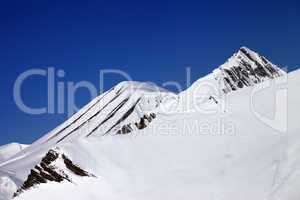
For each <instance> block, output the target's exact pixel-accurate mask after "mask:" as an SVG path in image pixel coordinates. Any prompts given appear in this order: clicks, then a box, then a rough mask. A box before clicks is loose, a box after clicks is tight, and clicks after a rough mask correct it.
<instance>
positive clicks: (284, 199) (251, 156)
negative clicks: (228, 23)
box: [0, 48, 300, 200]
mask: <svg viewBox="0 0 300 200" xmlns="http://www.w3.org/2000/svg"><path fill="white" fill-rule="evenodd" d="M245 51H246V53H245ZM243 52H244V53H243ZM242 53H243V55H246V54H248V56H246V57H245V56H243V55H242ZM250 58H252V59H250ZM247 59H248V60H247ZM233 60H234V61H233ZM229 62H230V63H234V64H233V65H232V66H235V67H237V68H234V69H233V68H230V67H228V65H229V64H228V62H227V64H225V66H226V69H228V70H232V71H226V72H225V71H222V69H223V67H224V65H222V66H223V67H222V66H221V67H220V68H218V69H217V70H216V71H214V72H213V73H212V74H209V75H207V76H206V77H204V78H202V79H199V80H198V81H196V82H195V83H194V84H193V85H192V86H191V87H190V88H188V89H187V90H186V91H184V92H182V93H180V94H173V93H171V92H168V91H166V90H164V89H161V88H157V87H155V86H153V85H151V84H144V83H138V82H123V83H121V84H119V85H117V86H116V87H115V88H113V89H112V90H110V91H108V92H106V93H104V94H102V95H100V96H99V97H98V98H96V99H95V100H93V101H92V102H91V103H90V104H88V105H87V106H86V107H84V108H83V109H82V110H81V111H79V112H78V113H77V114H75V115H74V116H72V117H71V118H70V119H69V120H67V121H66V122H65V123H63V124H62V125H60V126H59V127H57V128H56V129H54V130H53V131H51V132H50V133H48V134H46V135H45V136H44V137H43V138H41V139H40V140H38V141H36V142H35V143H33V144H32V145H30V146H29V147H27V148H26V149H24V150H23V151H21V152H19V153H17V154H16V155H15V156H12V157H11V158H9V159H7V160H5V161H3V162H2V163H1V164H0V177H1V178H0V200H8V199H10V198H12V197H13V196H15V197H14V199H16V200H39V199H43V200H53V199H78V200H83V199H90V200H94V199H105V200H109V199H111V200H119V199H120V200H121V199H122V200H127V199H128V200H135V199H136V200H142V199H145V200H146V199H149V200H154V199H162V200H166V199H180V200H182V199H190V200H191V199H195V200H196V199H197V200H198V199H205V200H273V199H274V200H299V199H300V190H299V188H300V135H299V134H300V123H299V118H298V116H299V111H300V108H299V103H300V94H299V86H300V70H297V71H294V72H290V73H289V74H286V73H285V72H283V71H281V70H280V69H279V68H277V66H275V65H273V64H272V63H270V62H269V61H267V60H265V61H264V59H262V57H260V56H259V55H258V54H256V53H254V52H252V51H251V50H249V49H246V48H242V49H241V50H240V51H239V52H238V53H236V54H235V55H234V56H233V57H232V58H231V59H230V60H229ZM260 62H261V64H260ZM249 65H250V66H249ZM245 66H246V67H245ZM266 66H268V67H266ZM249 67H250V68H251V70H252V69H256V67H259V68H260V69H259V70H258V71H256V72H254V73H252V72H251V70H247V69H250V68H249ZM269 67H272V69H269V70H268V68H269ZM261 68H263V70H262V69H261ZM264 68H266V69H264ZM263 71H265V72H268V73H267V74H264V73H262V72H263ZM247 73H248V74H247ZM225 78H227V79H228V80H227V81H226V80H225ZM224 81H226V83H225V82H224ZM239 81H240V83H239ZM220 82H222V84H220ZM129 88H131V89H129ZM50 149H51V151H49V150H50ZM61 177H63V178H62V179H61ZM56 180H60V181H56ZM26 181H27V182H26ZM25 183H27V184H25ZM22 186H23V187H22ZM25 186H26V187H25ZM27 186H29V187H27ZM17 189H18V191H19V192H16V191H17Z"/></svg>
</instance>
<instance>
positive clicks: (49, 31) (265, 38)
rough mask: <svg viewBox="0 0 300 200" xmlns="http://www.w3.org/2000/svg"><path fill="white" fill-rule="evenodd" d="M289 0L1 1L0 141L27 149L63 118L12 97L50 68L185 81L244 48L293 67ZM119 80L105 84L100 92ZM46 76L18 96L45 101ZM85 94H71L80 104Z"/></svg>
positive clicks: (299, 27) (299, 41) (295, 35)
mask: <svg viewBox="0 0 300 200" xmlns="http://www.w3.org/2000/svg"><path fill="white" fill-rule="evenodd" d="M299 9H300V3H299V2H297V1H294V2H293V1H256V0H253V1H203V2H202V1H188V0H186V1H176V0H175V1H174V0H173V1H162V0H160V1H131V0H128V1H114V0H111V1H100V0H99V1H55V0H52V1H30V0H29V1H6V2H5V1H2V2H1V6H0V65H1V75H0V77H1V84H0V98H1V101H0V103H1V104H0V106H1V115H0V117H1V119H0V121H1V122H0V130H1V131H0V145H1V144H5V143H9V142H21V143H31V142H33V141H34V140H36V139H37V138H39V137H40V136H42V135H44V134H45V133H47V131H49V130H51V129H52V128H54V127H55V126H56V125H58V124H59V123H61V122H63V121H64V120H65V119H66V117H67V115H66V114H57V113H56V114H43V115H29V114H26V113H24V112H22V111H21V110H20V109H19V108H18V107H17V106H16V104H15V102H14V100H13V85H14V82H15V80H16V78H17V77H18V75H19V74H21V73H22V72H24V71H26V70H28V69H31V68H41V69H47V68H48V67H55V68H56V69H62V70H64V71H65V72H66V75H65V77H64V78H63V79H62V80H61V81H64V82H68V81H74V82H78V81H81V80H88V81H90V82H92V83H94V84H95V85H98V82H99V70H100V69H105V68H117V69H121V70H123V71H126V72H127V73H129V74H130V75H131V76H132V78H133V79H134V80H139V81H152V82H155V83H157V84H158V85H160V84H162V83H163V82H165V81H171V80H175V81H179V82H180V83H182V84H184V83H185V68H186V67H191V70H192V81H195V80H197V79H198V78H199V77H201V76H203V75H205V74H207V73H209V72H210V71H211V70H213V69H214V68H215V67H217V66H219V65H220V64H222V63H223V62H224V61H225V60H226V59H227V58H228V57H229V56H231V54H232V53H234V52H235V51H236V50H237V49H238V48H239V47H240V46H247V47H249V48H251V49H253V50H256V51H258V52H260V53H261V54H263V55H265V56H266V57H267V58H269V59H270V60H271V61H273V62H274V63H276V64H279V65H282V66H288V67H289V70H293V69H296V68H297V66H299V64H300V57H299V52H300V51H299V50H300V37H299V35H300V20H299V19H300V12H299ZM119 81H120V77H115V76H111V77H109V78H107V79H106V80H105V88H106V89H108V88H110V87H111V86H113V85H114V84H116V83H117V82H119ZM46 87H47V84H46V80H45V78H43V77H35V78H31V79H29V80H27V81H26V83H25V85H24V87H23V98H24V101H25V102H26V104H29V105H31V106H34V107H39V106H44V105H45V104H46V103H47V92H46ZM89 99H90V97H89V93H87V92H86V91H85V90H80V91H78V93H77V95H76V102H77V104H78V105H80V106H83V105H85V104H86V103H88V101H89Z"/></svg>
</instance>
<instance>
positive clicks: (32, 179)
mask: <svg viewBox="0 0 300 200" xmlns="http://www.w3.org/2000/svg"><path fill="white" fill-rule="evenodd" d="M62 163H63V165H62ZM58 166H64V167H58ZM73 175H76V176H81V177H95V176H94V175H93V174H91V173H89V172H87V171H85V170H83V169H81V168H80V167H79V166H77V165H75V164H74V163H73V162H72V161H71V160H70V159H69V158H68V157H67V156H66V155H65V154H63V153H61V152H59V151H56V150H50V151H49V152H48V153H47V154H46V155H45V156H44V157H43V159H42V161H41V162H40V163H39V164H38V165H36V166H35V167H34V168H33V169H32V170H31V171H30V174H29V175H28V177H27V179H26V180H25V181H24V183H23V185H22V186H21V187H20V188H19V189H18V190H17V192H15V194H14V197H16V196H18V195H19V194H21V193H22V192H24V191H26V190H28V189H31V188H33V187H34V186H37V185H39V184H45V183H47V182H49V181H50V182H58V183H60V182H62V181H65V180H66V181H69V182H72V177H71V176H73Z"/></svg>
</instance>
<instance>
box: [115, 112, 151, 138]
mask: <svg viewBox="0 0 300 200" xmlns="http://www.w3.org/2000/svg"><path fill="white" fill-rule="evenodd" d="M155 118H156V114H155V113H151V114H150V115H144V116H143V117H142V118H141V119H140V121H139V122H136V123H134V126H132V124H126V125H123V126H122V127H121V128H120V129H119V130H118V131H117V134H128V133H130V132H132V131H133V130H134V129H138V130H141V129H144V128H146V127H147V126H148V125H149V124H150V123H151V122H152V120H153V119H155Z"/></svg>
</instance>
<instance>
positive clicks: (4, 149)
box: [0, 143, 28, 163]
mask: <svg viewBox="0 0 300 200" xmlns="http://www.w3.org/2000/svg"><path fill="white" fill-rule="evenodd" d="M26 147H28V145H25V144H18V143H11V144H7V145H3V146H0V163H2V162H4V161H5V160H7V159H9V158H10V157H12V156H14V155H15V154H17V153H19V152H20V151H22V150H24V149H25V148H26Z"/></svg>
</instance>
